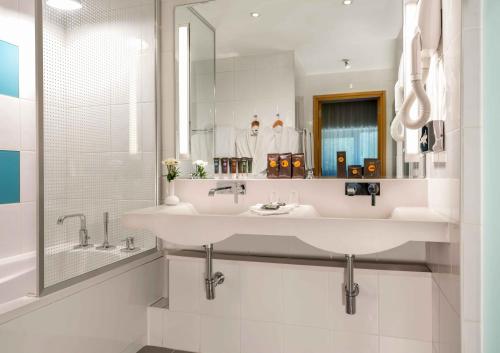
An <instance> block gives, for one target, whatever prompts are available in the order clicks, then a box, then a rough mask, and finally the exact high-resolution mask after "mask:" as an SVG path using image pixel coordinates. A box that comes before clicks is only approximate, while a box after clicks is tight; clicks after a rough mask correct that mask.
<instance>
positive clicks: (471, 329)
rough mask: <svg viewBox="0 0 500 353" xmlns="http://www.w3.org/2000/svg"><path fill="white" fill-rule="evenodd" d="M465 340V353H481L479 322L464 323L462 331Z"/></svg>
mask: <svg viewBox="0 0 500 353" xmlns="http://www.w3.org/2000/svg"><path fill="white" fill-rule="evenodd" d="M462 334H463V338H462V341H463V342H464V344H463V350H462V352H463V353H480V352H482V346H481V324H480V323H479V322H470V321H465V322H464V328H463V330H462Z"/></svg>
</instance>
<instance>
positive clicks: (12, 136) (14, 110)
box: [0, 17, 21, 151]
mask: <svg viewBox="0 0 500 353" xmlns="http://www.w3.org/2000/svg"><path fill="white" fill-rule="evenodd" d="M0 18H1V17H0ZM0 116H1V117H2V129H1V130H0V150H13V151H19V149H20V147H21V122H20V119H19V99H17V98H12V97H8V96H4V95H0Z"/></svg>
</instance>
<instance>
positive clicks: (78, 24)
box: [38, 0, 157, 291]
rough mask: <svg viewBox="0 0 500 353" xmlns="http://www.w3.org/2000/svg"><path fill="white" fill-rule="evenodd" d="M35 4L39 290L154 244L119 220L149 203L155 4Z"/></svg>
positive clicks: (153, 187)
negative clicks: (39, 78)
mask: <svg viewBox="0 0 500 353" xmlns="http://www.w3.org/2000/svg"><path fill="white" fill-rule="evenodd" d="M40 3H42V4H41V7H39V9H38V11H40V12H41V13H39V14H38V15H39V18H41V27H42V33H43V56H42V57H43V64H42V67H43V70H42V72H43V92H42V97H43V114H42V118H41V119H42V121H41V123H42V124H43V137H42V138H41V140H42V142H41V143H42V145H41V146H42V150H43V154H42V158H41V159H42V160H41V163H40V166H41V170H42V171H43V178H42V180H43V184H41V186H42V185H43V194H42V199H43V204H41V206H42V207H40V208H41V209H42V211H41V216H42V217H40V218H41V219H42V220H43V227H40V229H41V230H43V232H41V234H42V235H41V238H40V239H41V242H40V246H39V248H40V249H39V251H40V252H41V253H40V256H43V262H42V263H43V266H42V268H43V269H42V270H41V272H40V277H41V286H40V288H41V289H42V291H43V289H46V288H49V287H53V286H55V285H58V284H59V285H64V284H65V283H68V281H76V280H78V279H81V278H82V276H85V275H88V273H90V272H93V273H96V272H95V270H98V269H102V268H103V267H106V266H108V265H110V264H113V263H116V262H118V261H121V260H124V259H129V258H131V257H136V256H137V255H138V254H144V253H149V252H152V251H154V250H153V249H156V238H155V237H154V236H153V235H152V234H148V233H146V232H135V231H130V230H127V229H124V228H123V227H122V226H121V224H120V218H121V216H122V214H123V213H124V212H126V211H128V210H132V209H138V208H144V207H148V206H154V205H155V204H156V202H157V177H156V173H157V169H156V168H157V152H156V151H157V148H156V118H155V115H156V104H155V103H156V100H155V96H156V90H155V65H156V60H155V55H156V44H155V27H156V25H155V23H156V20H155V18H156V16H155V13H156V8H155V6H156V5H155V2H154V1H144V0H137V1H135V2H134V1H130V0H129V1H119V0H110V1H102V0H83V1H82V8H81V9H78V10H72V11H63V10H60V9H55V8H52V7H50V6H48V5H46V4H45V1H42V0H40ZM40 16H41V17H40ZM105 213H107V217H106V216H105ZM106 238H107V241H108V244H109V246H102V245H103V243H105V242H106ZM127 238H128V239H127ZM127 240H128V241H127ZM42 244H43V249H42ZM104 245H106V244H104ZM42 252H43V253H42Z"/></svg>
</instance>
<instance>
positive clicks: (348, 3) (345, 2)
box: [343, 0, 352, 5]
mask: <svg viewBox="0 0 500 353" xmlns="http://www.w3.org/2000/svg"><path fill="white" fill-rule="evenodd" d="M343 3H344V5H352V0H344V1H343Z"/></svg>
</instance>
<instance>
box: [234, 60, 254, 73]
mask: <svg viewBox="0 0 500 353" xmlns="http://www.w3.org/2000/svg"><path fill="white" fill-rule="evenodd" d="M255 60H256V58H255V56H237V57H235V58H234V69H235V70H236V71H244V70H255Z"/></svg>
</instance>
